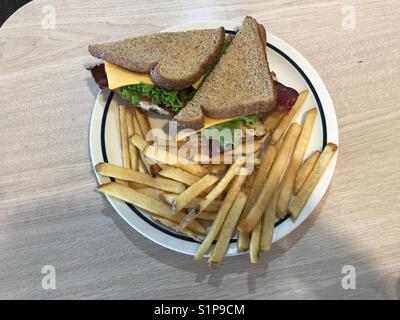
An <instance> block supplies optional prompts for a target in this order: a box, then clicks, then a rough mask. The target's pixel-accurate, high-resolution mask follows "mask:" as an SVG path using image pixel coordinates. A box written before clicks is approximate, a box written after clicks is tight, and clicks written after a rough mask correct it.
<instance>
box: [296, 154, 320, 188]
mask: <svg viewBox="0 0 400 320" xmlns="http://www.w3.org/2000/svg"><path fill="white" fill-rule="evenodd" d="M320 154H321V151H319V150H317V151H314V153H313V154H312V155H311V156H310V157H309V158H308V159H307V160H306V161H304V162H303V164H302V165H301V167H300V169H299V172H298V173H297V176H296V180H295V181H294V188H293V193H294V194H297V193H298V192H299V190H300V189H301V187H302V186H303V184H304V181H306V179H307V177H308V176H309V174H310V172H311V170H312V169H313V168H314V166H315V164H316V162H317V160H318V158H319V155H320Z"/></svg>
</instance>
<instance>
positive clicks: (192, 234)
mask: <svg viewBox="0 0 400 320" xmlns="http://www.w3.org/2000/svg"><path fill="white" fill-rule="evenodd" d="M153 219H154V220H155V221H158V222H159V223H161V224H163V225H164V226H166V227H168V228H170V229H172V230H174V231H176V232H180V233H183V234H184V235H186V236H188V237H190V238H192V239H193V240H196V241H198V242H201V241H203V239H204V236H202V235H199V234H197V233H195V232H193V231H190V230H188V229H182V228H181V226H180V225H179V223H176V222H173V221H171V220H168V219H164V218H159V217H157V216H155V217H153Z"/></svg>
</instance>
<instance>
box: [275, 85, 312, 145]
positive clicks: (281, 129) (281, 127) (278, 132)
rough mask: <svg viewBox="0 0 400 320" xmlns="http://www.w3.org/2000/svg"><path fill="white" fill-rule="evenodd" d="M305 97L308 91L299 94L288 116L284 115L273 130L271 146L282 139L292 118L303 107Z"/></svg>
mask: <svg viewBox="0 0 400 320" xmlns="http://www.w3.org/2000/svg"><path fill="white" fill-rule="evenodd" d="M307 96H308V90H305V91H302V92H300V94H299V96H298V97H297V100H296V102H295V104H294V105H293V107H292V109H291V110H290V111H289V113H288V114H286V115H285V116H284V117H283V118H282V119H281V121H280V122H279V124H278V126H277V127H276V129H275V130H274V133H273V134H272V138H271V143H272V144H275V143H277V142H278V141H279V139H280V138H281V137H282V135H283V134H284V133H285V132H286V129H287V128H288V127H289V125H290V123H291V122H292V120H293V118H294V117H295V115H296V114H297V112H298V111H299V110H300V108H301V107H302V106H303V104H304V102H305V101H306V99H307Z"/></svg>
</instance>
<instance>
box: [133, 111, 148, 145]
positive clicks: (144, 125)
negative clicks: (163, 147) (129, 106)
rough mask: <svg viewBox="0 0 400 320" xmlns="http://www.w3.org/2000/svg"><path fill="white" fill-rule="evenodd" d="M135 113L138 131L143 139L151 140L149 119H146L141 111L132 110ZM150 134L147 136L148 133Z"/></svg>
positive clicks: (145, 115) (144, 113)
mask: <svg viewBox="0 0 400 320" xmlns="http://www.w3.org/2000/svg"><path fill="white" fill-rule="evenodd" d="M133 110H134V112H135V117H136V119H137V122H138V124H139V128H140V131H141V132H142V137H143V138H144V139H146V140H147V139H149V140H150V139H151V126H150V122H149V119H148V118H147V114H146V112H145V111H144V110H141V109H139V108H134V109H133ZM149 132H150V134H149V136H147V135H148V133H149Z"/></svg>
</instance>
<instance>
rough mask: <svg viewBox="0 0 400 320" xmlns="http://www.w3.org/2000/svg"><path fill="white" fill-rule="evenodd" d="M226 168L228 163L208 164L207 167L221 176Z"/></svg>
mask: <svg viewBox="0 0 400 320" xmlns="http://www.w3.org/2000/svg"><path fill="white" fill-rule="evenodd" d="M227 169H228V165H226V164H216V165H210V167H209V170H210V172H212V173H215V174H218V175H220V176H223V175H224V174H225V173H226V170H227Z"/></svg>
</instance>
